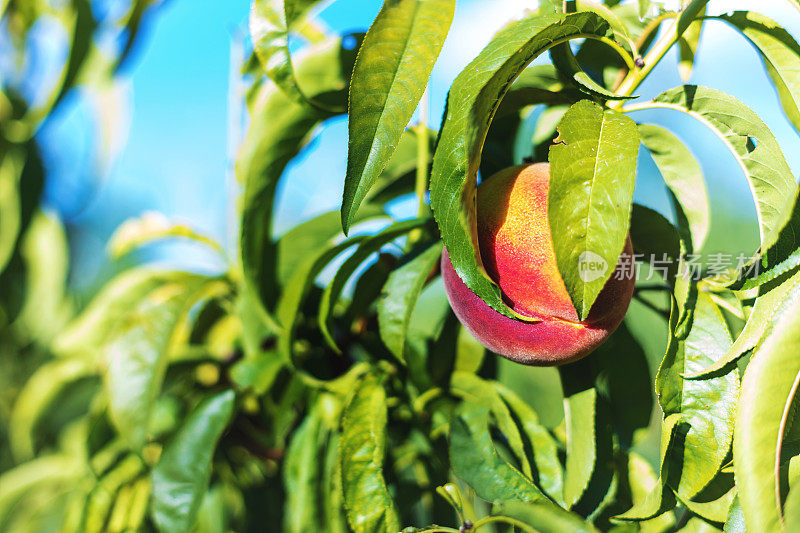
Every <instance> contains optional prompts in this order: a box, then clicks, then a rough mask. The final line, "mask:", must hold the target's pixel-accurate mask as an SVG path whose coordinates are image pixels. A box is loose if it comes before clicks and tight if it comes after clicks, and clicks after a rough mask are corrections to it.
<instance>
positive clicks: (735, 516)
mask: <svg viewBox="0 0 800 533" xmlns="http://www.w3.org/2000/svg"><path fill="white" fill-rule="evenodd" d="M723 531H725V533H746V531H747V529H746V528H745V523H744V513H742V504H740V503H739V496H738V494H737V495H736V496H735V497H734V498H733V501H732V502H731V507H730V509H728V517H727V518H726V519H725V528H724V529H723Z"/></svg>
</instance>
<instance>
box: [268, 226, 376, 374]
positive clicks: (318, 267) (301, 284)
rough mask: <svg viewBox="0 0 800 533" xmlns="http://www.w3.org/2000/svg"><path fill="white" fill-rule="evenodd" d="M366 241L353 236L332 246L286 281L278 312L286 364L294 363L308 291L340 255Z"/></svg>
mask: <svg viewBox="0 0 800 533" xmlns="http://www.w3.org/2000/svg"><path fill="white" fill-rule="evenodd" d="M365 239H366V237H365V236H361V237H351V238H349V239H347V240H345V241H342V242H340V243H338V244H328V245H327V246H325V247H323V248H322V249H320V250H319V251H317V252H316V253H315V254H312V255H311V256H309V257H307V258H306V259H305V261H303V263H301V264H300V265H298V267H297V268H296V269H295V271H294V274H293V275H292V277H291V278H290V279H289V280H288V281H287V282H286V284H285V286H284V288H283V289H284V290H283V292H282V293H281V298H280V300H279V301H278V305H277V310H276V313H275V314H276V317H277V319H278V322H279V323H280V325H281V326H282V327H283V331H282V332H281V334H280V337H279V340H278V349H279V351H280V353H281V355H282V356H283V358H284V361H285V362H286V363H289V364H291V363H292V362H293V353H294V351H293V346H292V345H293V343H294V334H295V328H296V326H297V322H298V319H299V315H300V306H301V304H302V303H303V300H304V298H305V297H306V295H307V294H308V291H309V290H310V289H311V287H313V285H314V282H315V280H316V279H317V276H319V274H320V272H322V270H323V269H324V268H325V267H326V266H327V265H328V264H329V263H330V262H331V261H333V259H334V258H335V257H336V256H338V255H339V254H340V253H342V252H343V251H345V250H347V249H348V248H350V247H352V246H354V245H356V244H359V243H361V242H363V241H364V240H365Z"/></svg>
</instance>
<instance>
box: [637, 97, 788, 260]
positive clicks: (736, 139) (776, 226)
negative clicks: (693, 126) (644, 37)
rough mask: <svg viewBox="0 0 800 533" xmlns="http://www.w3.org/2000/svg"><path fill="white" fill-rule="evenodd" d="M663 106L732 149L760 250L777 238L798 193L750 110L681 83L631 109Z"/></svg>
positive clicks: (773, 144) (772, 140) (774, 146)
mask: <svg viewBox="0 0 800 533" xmlns="http://www.w3.org/2000/svg"><path fill="white" fill-rule="evenodd" d="M645 108H665V109H673V110H677V111H682V112H684V113H688V114H689V115H690V116H692V117H694V118H696V119H698V120H699V121H700V122H702V123H703V124H705V125H706V126H708V127H709V128H710V129H711V131H712V132H713V133H715V134H716V135H717V136H718V137H719V138H720V139H721V140H722V141H723V142H724V143H725V145H726V146H727V147H728V148H729V149H730V150H731V152H732V153H733V155H734V157H735V158H736V161H737V162H738V163H739V166H740V167H741V169H742V172H743V173H744V176H745V178H747V181H748V183H749V185H750V189H751V191H752V193H753V198H754V199H755V204H756V214H757V216H758V221H759V231H760V235H761V248H762V249H767V248H769V247H770V246H772V245H773V244H774V243H775V242H776V241H777V239H778V234H779V231H780V230H781V228H783V227H784V225H785V224H786V222H787V221H788V220H789V217H790V216H791V206H792V205H793V202H794V199H795V197H796V193H797V185H796V183H795V180H794V175H793V174H792V172H791V169H790V168H789V165H788V164H787V163H786V159H785V158H784V156H783V153H782V151H781V149H780V145H779V144H778V141H777V140H776V139H775V137H774V136H773V135H772V132H770V130H769V128H767V126H766V125H765V124H764V122H763V121H762V120H761V119H760V118H759V117H758V115H756V114H755V113H754V112H753V111H752V110H751V109H750V108H748V107H747V106H745V105H744V104H743V103H742V102H740V101H739V100H737V99H736V98H734V97H732V96H730V95H728V94H725V93H723V92H721V91H717V90H715V89H709V88H707V87H702V86H696V85H685V86H683V87H677V88H675V89H670V90H669V91H666V92H664V93H661V94H660V95H659V96H658V97H657V98H655V100H653V102H652V103H645V104H634V105H631V106H630V109H632V110H634V109H645Z"/></svg>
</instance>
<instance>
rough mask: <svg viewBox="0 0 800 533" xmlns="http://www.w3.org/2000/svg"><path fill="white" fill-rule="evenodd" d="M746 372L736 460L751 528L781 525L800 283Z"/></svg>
mask: <svg viewBox="0 0 800 533" xmlns="http://www.w3.org/2000/svg"><path fill="white" fill-rule="evenodd" d="M774 316H775V317H776V318H775V320H774V321H773V322H772V323H771V324H770V325H769V326H768V332H767V334H766V336H765V337H764V338H763V339H762V340H761V341H760V342H759V344H758V346H757V347H756V349H755V352H754V354H753V356H752V358H751V359H750V363H749V364H748V365H747V369H746V370H745V373H744V377H743V378H742V392H741V397H740V399H739V408H738V410H737V413H736V439H735V440H734V443H733V460H734V464H735V465H736V485H737V487H738V489H739V502H740V503H741V506H742V510H743V511H744V517H745V522H746V523H747V530H748V531H779V530H780V529H781V526H782V522H783V518H782V516H781V506H782V505H781V491H780V483H781V480H780V475H779V465H780V455H779V454H780V450H781V444H782V443H783V436H784V432H785V430H786V425H787V421H788V415H789V412H790V406H791V402H792V400H793V398H794V397H795V394H796V391H797V388H798V383H800V358H798V357H797V354H798V352H800V335H798V332H800V286H797V285H796V286H794V287H793V288H792V290H791V291H790V292H789V294H788V295H787V296H786V298H784V300H783V302H782V303H781V304H780V305H779V306H778V308H777V310H776V312H775V315H774Z"/></svg>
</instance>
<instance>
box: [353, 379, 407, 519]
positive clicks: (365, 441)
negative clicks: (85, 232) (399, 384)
mask: <svg viewBox="0 0 800 533" xmlns="http://www.w3.org/2000/svg"><path fill="white" fill-rule="evenodd" d="M386 417H387V414H386V392H385V391H384V390H383V387H382V386H381V384H380V383H378V381H377V379H375V378H373V377H367V378H365V379H364V380H363V381H362V382H361V383H360V385H359V386H358V388H357V389H356V392H355V395H354V396H353V398H352V400H351V401H350V403H349V404H348V405H347V407H346V408H345V411H344V413H343V415H342V434H341V437H340V438H339V460H340V461H341V472H342V489H343V490H344V504H345V508H346V509H347V520H348V522H349V523H350V527H352V528H353V530H354V531H355V532H356V533H373V532H375V533H377V532H386V533H395V532H396V531H398V530H399V529H400V523H399V518H398V516H397V510H396V509H395V504H394V502H393V501H392V497H391V495H390V494H389V490H388V488H387V487H386V481H385V479H384V473H383V459H384V454H385V453H386Z"/></svg>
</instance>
